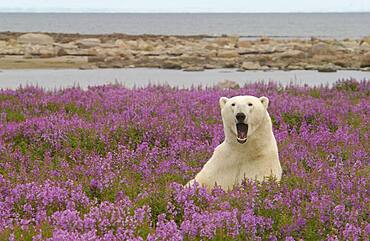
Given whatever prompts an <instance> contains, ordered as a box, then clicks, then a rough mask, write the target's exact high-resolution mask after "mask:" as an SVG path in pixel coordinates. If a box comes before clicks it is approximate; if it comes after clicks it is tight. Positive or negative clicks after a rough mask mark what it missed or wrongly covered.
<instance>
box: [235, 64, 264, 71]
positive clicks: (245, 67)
mask: <svg viewBox="0 0 370 241" xmlns="http://www.w3.org/2000/svg"><path fill="white" fill-rule="evenodd" d="M240 68H241V69H242V70H257V69H261V65H260V64H259V63H258V62H243V64H242V65H241V66H240Z"/></svg>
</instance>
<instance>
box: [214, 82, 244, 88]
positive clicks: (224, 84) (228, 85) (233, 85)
mask: <svg viewBox="0 0 370 241" xmlns="http://www.w3.org/2000/svg"><path fill="white" fill-rule="evenodd" d="M216 87H217V88H219V89H239V88H240V86H239V84H238V83H236V82H235V81H232V80H221V81H220V82H218V83H217V85H216Z"/></svg>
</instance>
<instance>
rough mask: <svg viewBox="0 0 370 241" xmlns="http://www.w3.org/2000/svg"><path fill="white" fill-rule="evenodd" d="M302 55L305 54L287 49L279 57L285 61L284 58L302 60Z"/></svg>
mask: <svg viewBox="0 0 370 241" xmlns="http://www.w3.org/2000/svg"><path fill="white" fill-rule="evenodd" d="M304 55H305V54H304V53H303V52H302V51H300V50H294V49H289V50H287V51H285V52H283V53H281V54H280V55H279V56H280V58H282V59H285V58H303V57H304Z"/></svg>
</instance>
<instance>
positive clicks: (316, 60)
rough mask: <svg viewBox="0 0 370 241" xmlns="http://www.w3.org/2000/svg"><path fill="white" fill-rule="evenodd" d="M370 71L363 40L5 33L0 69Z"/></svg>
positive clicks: (0, 39) (368, 41)
mask: <svg viewBox="0 0 370 241" xmlns="http://www.w3.org/2000/svg"><path fill="white" fill-rule="evenodd" d="M135 67H147V68H162V69H181V70H184V71H203V70H205V69H221V68H236V69H239V70H240V71H246V70H318V71H320V72H335V71H337V70H362V71H369V70H370V36H369V37H366V38H363V39H343V40H335V39H319V38H315V37H312V38H311V39H275V38H268V37H262V38H257V39H244V38H240V37H238V36H219V37H215V36H206V35H199V36H167V35H126V34H117V33H116V34H107V35H93V34H91V35H88V34H64V33H20V32H0V69H38V68H51V69H54V68H76V69H77V68H78V69H95V68H135Z"/></svg>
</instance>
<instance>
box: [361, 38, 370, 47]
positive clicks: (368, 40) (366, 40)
mask: <svg viewBox="0 0 370 241" xmlns="http://www.w3.org/2000/svg"><path fill="white" fill-rule="evenodd" d="M360 43H361V45H362V44H364V43H367V44H370V36H367V37H365V38H363V39H361V42H360Z"/></svg>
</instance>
